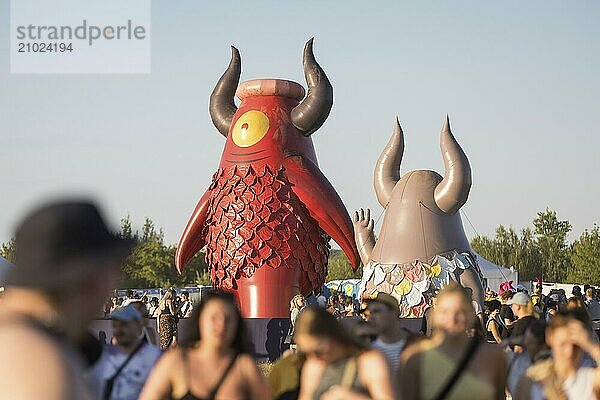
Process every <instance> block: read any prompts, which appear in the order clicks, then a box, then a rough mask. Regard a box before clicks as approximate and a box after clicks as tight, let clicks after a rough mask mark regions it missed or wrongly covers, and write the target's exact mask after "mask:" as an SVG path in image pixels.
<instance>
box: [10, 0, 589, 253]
mask: <svg viewBox="0 0 600 400" xmlns="http://www.w3.org/2000/svg"><path fill="white" fill-rule="evenodd" d="M8 15H9V1H8V0H0V17H1V22H0V37H1V39H0V110H1V111H0V135H1V140H0V168H1V171H2V175H1V178H0V179H1V180H0V187H1V188H2V189H1V191H0V241H6V240H8V239H9V238H10V236H11V233H12V230H13V229H14V226H15V224H16V222H17V221H18V220H19V219H20V218H21V217H22V215H23V213H24V212H25V211H26V210H27V209H28V208H30V207H31V206H32V205H33V204H36V203H38V202H39V201H40V200H42V199H46V198H48V197H56V196H59V195H65V194H85V195H90V196H93V197H94V198H96V199H97V200H98V201H99V202H100V204H101V205H102V206H103V207H104V209H105V210H106V213H107V215H108V216H109V217H110V219H111V221H112V223H113V225H115V227H116V225H117V224H118V220H119V219H120V218H121V217H122V216H125V215H127V214H130V215H131V217H132V219H133V221H134V224H136V225H138V226H139V225H141V223H142V222H143V219H144V217H145V216H149V217H151V218H152V219H154V221H155V222H156V224H157V225H158V226H160V227H162V228H164V231H165V235H166V239H167V240H168V241H169V242H176V241H177V240H178V239H179V235H180V233H181V231H182V229H183V227H184V225H185V223H186V222H187V219H188V217H189V215H190V213H191V211H192V209H193V207H194V206H195V204H196V201H197V200H198V199H199V197H200V196H201V195H202V193H203V192H204V190H205V189H206V188H207V186H208V184H209V182H210V177H211V175H212V174H213V172H214V171H215V169H216V168H217V165H218V162H219V158H220V155H221V151H222V147H223V145H224V140H223V138H222V137H221V136H220V135H219V134H218V133H217V131H216V129H215V128H214V127H213V126H212V124H211V122H210V119H209V116H208V112H207V108H208V97H209V95H210V92H211V90H212V87H213V86H214V83H215V82H216V80H217V79H218V77H219V76H220V74H221V73H222V72H223V70H224V68H225V66H226V65H227V62H228V61H229V54H230V53H229V45H230V44H235V45H236V46H237V47H238V48H239V49H240V51H241V53H242V63H243V72H242V80H247V79H253V78H261V77H280V78H287V79H292V80H296V81H298V82H301V83H302V84H303V85H304V84H305V83H304V80H303V75H302V67H301V52H302V46H303V44H304V42H305V41H306V40H307V39H308V38H310V37H311V36H315V37H316V39H315V53H316V56H317V59H318V61H319V62H320V63H321V65H322V66H323V67H324V69H325V71H326V72H327V74H328V76H329V78H330V80H331V81H332V83H333V85H334V89H335V105H334V107H333V110H332V113H331V115H330V117H329V119H328V120H327V122H326V123H325V125H324V126H323V127H322V128H321V129H320V130H319V131H318V132H317V133H315V134H314V135H313V139H314V141H315V144H316V147H317V154H318V157H319V161H320V165H321V169H322V170H323V171H324V173H325V175H326V176H328V178H329V179H330V181H331V182H332V183H333V185H334V187H336V188H337V190H338V192H339V193H340V195H341V197H342V199H343V200H344V202H345V204H346V206H347V208H348V209H349V211H352V210H354V209H356V208H358V207H371V208H372V209H373V210H374V214H375V216H378V215H379V214H380V212H381V208H380V207H379V205H378V204H377V202H376V199H375V194H374V192H373V186H372V171H373V166H374V163H375V160H376V159H377V157H378V155H379V153H380V151H381V149H382V147H383V146H384V144H385V143H386V141H387V140H388V137H389V135H390V134H391V129H392V126H393V121H394V117H395V116H396V115H399V117H400V120H401V122H402V126H403V128H404V132H405V135H406V152H405V157H404V162H403V167H402V171H403V172H407V171H409V170H411V169H415V168H427V169H435V170H438V171H442V170H443V163H442V159H441V156H440V150H439V131H440V128H441V127H442V121H443V118H444V115H445V114H446V113H449V114H450V117H451V121H452V127H453V131H454V134H455V136H456V138H457V140H458V141H459V143H460V144H461V145H462V146H463V148H464V150H465V152H466V153H467V155H468V157H469V159H470V161H471V166H472V169H473V173H474V178H473V187H472V190H471V194H470V197H469V201H468V202H467V204H466V206H465V207H464V208H463V210H464V211H466V213H467V215H468V216H469V218H470V219H471V221H472V222H473V224H474V225H475V227H476V229H477V230H478V231H479V233H482V234H490V233H493V230H494V229H495V227H496V226H497V225H499V224H505V225H513V226H515V227H516V228H521V227H522V226H524V225H526V224H529V222H530V221H531V219H532V218H533V217H534V216H535V214H536V212H537V211H539V210H542V209H544V208H545V207H550V208H552V209H555V210H556V211H557V212H558V214H559V217H560V218H565V219H569V220H570V221H571V222H572V223H573V225H574V232H575V235H573V237H572V238H574V237H575V236H576V235H578V234H579V233H580V232H581V231H582V230H583V229H584V228H586V227H591V226H592V225H593V224H594V223H598V222H600V209H599V207H598V200H597V199H598V198H600V185H599V184H598V183H599V181H600V178H599V175H598V174H599V171H600V158H599V157H598V151H599V149H600V134H599V132H598V128H599V127H600V74H599V72H600V24H599V23H598V17H599V16H600V2H597V1H577V2H566V1H526V2H524V1H502V2H481V1H471V2H464V1H451V2H450V1H444V2H442V1H439V2H432V1H428V2H414V1H390V2H383V1H382V2H366V1H360V2H359V1H343V2H342V1H328V2H325V1H302V2H281V1H269V2H266V1H253V2H242V1H239V2H229V1H220V2H218V3H217V2H212V3H210V5H209V4H208V2H201V1H197V0H178V1H176V2H172V1H153V2H152V28H151V35H152V73H151V74H149V75H11V74H10V73H9V28H8ZM465 230H466V232H467V234H468V235H469V236H470V237H471V236H472V235H473V234H474V233H473V230H472V229H471V228H470V226H469V225H468V224H467V223H466V221H465Z"/></svg>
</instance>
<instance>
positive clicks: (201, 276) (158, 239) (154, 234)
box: [120, 217, 210, 288]
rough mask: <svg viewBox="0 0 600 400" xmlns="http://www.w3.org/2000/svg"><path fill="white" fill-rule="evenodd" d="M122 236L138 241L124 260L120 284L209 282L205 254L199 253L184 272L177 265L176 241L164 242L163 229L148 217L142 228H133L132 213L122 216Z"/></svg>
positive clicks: (179, 284) (162, 284) (145, 285)
mask: <svg viewBox="0 0 600 400" xmlns="http://www.w3.org/2000/svg"><path fill="white" fill-rule="evenodd" d="M120 236H121V237H125V238H130V239H133V240H134V241H135V242H136V244H135V247H134V249H133V251H132V253H131V254H130V255H129V257H128V258H127V259H126V260H125V263H124V265H123V269H122V282H121V285H120V286H121V287H139V288H144V287H169V286H185V285H188V284H210V276H209V274H208V267H207V266H206V263H205V262H204V254H203V253H199V254H198V255H196V256H195V257H194V258H193V259H192V260H191V261H190V262H189V263H188V267H187V268H186V269H185V270H184V271H183V274H181V275H180V274H178V273H177V270H176V269H175V251H176V247H175V246H173V245H166V244H165V243H164V234H163V231H162V230H157V229H156V228H155V226H154V223H153V222H152V220H151V219H150V218H146V220H145V222H144V226H143V227H142V230H141V232H138V231H133V229H132V227H131V221H130V218H129V217H126V218H123V219H122V220H121V232H120Z"/></svg>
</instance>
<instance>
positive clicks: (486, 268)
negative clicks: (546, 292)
mask: <svg viewBox="0 0 600 400" xmlns="http://www.w3.org/2000/svg"><path fill="white" fill-rule="evenodd" d="M471 251H472V252H473V253H475V255H476V256H477V264H478V265H479V269H481V273H482V274H483V277H484V278H485V280H486V281H487V287H489V288H490V289H492V290H493V291H494V292H496V293H498V288H499V287H500V284H501V283H502V282H506V281H513V282H514V283H513V285H514V286H516V285H517V283H518V282H519V279H518V278H519V275H518V272H517V270H515V269H514V268H506V267H501V266H500V265H496V264H494V263H493V262H491V261H488V260H486V259H485V258H483V257H481V256H480V255H479V254H477V253H476V252H475V251H474V250H472V249H471Z"/></svg>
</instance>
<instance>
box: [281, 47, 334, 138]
mask: <svg viewBox="0 0 600 400" xmlns="http://www.w3.org/2000/svg"><path fill="white" fill-rule="evenodd" d="M314 39H315V38H311V39H310V40H309V41H308V42H306V45H304V55H303V57H302V64H303V66H304V78H305V79H306V84H307V85H308V94H307V95H306V97H305V98H304V100H302V102H301V103H300V104H298V105H297V106H296V107H294V108H293V109H292V113H291V118H292V123H293V124H294V126H295V127H296V128H298V129H299V130H300V131H301V132H302V133H303V134H304V136H310V135H311V134H312V133H313V132H315V131H316V130H317V129H319V128H320V127H321V125H323V123H324V122H325V120H326V119H327V116H328V115H329V111H331V107H332V106H333V87H332V86H331V83H330V82H329V79H327V75H325V72H324V71H323V69H322V68H321V66H320V65H319V64H318V63H317V61H316V60H315V55H314V53H313V41H314Z"/></svg>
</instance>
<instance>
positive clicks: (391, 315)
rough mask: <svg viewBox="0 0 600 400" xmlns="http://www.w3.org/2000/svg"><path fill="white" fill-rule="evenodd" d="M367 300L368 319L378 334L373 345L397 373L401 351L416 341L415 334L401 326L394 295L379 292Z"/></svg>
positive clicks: (393, 372) (398, 309)
mask: <svg viewBox="0 0 600 400" xmlns="http://www.w3.org/2000/svg"><path fill="white" fill-rule="evenodd" d="M365 302H366V303H367V312H368V321H369V323H370V324H371V325H372V326H373V327H374V328H375V331H376V334H377V337H376V338H375V340H374V341H373V342H372V343H371V347H373V348H374V349H377V350H379V351H380V352H381V353H382V354H383V355H384V356H385V358H386V359H387V360H388V362H389V364H390V367H391V370H392V374H393V375H395V374H396V372H397V371H398V366H399V365H400V353H402V350H404V349H405V348H406V345H407V343H408V342H413V341H414V339H415V335H413V334H411V333H410V332H409V331H408V330H407V329H405V328H403V327H402V326H400V307H399V304H398V300H396V298H395V297H394V296H392V295H389V294H387V293H382V292H379V293H377V296H375V297H373V298H368V299H365Z"/></svg>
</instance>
